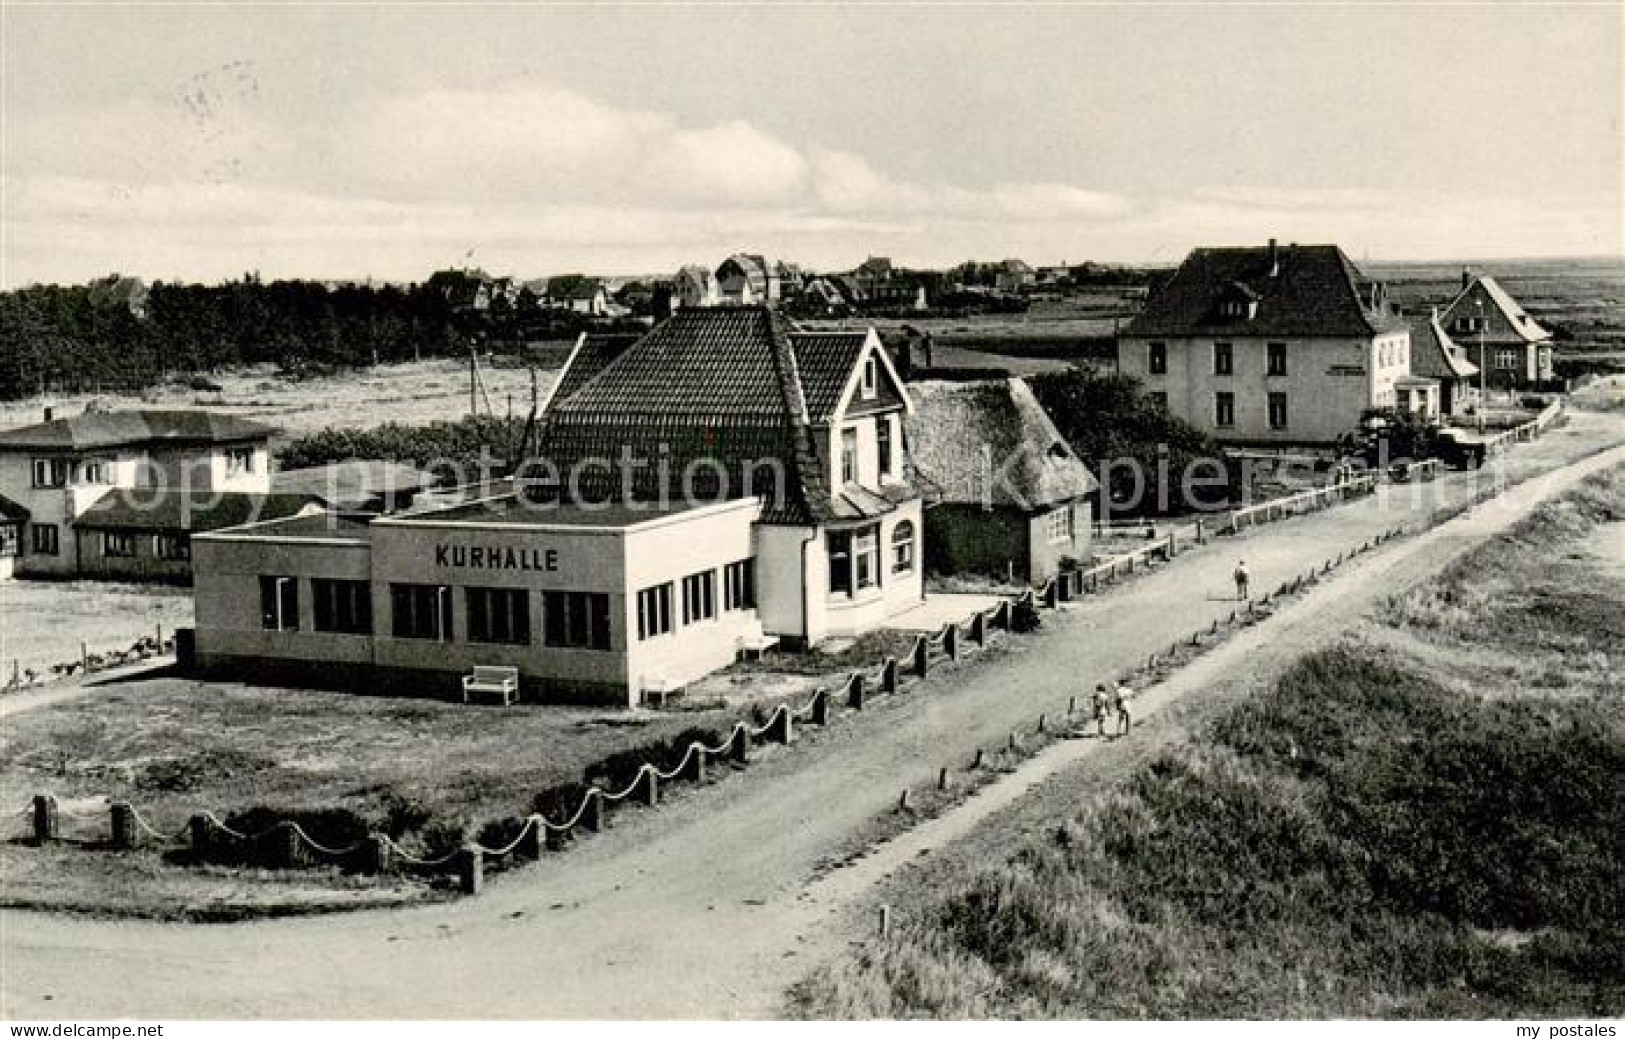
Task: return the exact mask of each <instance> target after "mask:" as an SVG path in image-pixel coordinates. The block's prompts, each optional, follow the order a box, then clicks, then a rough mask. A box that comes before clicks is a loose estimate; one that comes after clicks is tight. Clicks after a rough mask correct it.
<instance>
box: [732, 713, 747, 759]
mask: <svg viewBox="0 0 1625 1039" xmlns="http://www.w3.org/2000/svg"><path fill="white" fill-rule="evenodd" d="M733 759H734V761H735V762H737V763H738V764H741V765H743V764H745V763H746V762H748V761H750V730H749V729H747V728H746V727H745V723H744V722H740V723H739V724H737V725H735V726H734V736H733Z"/></svg>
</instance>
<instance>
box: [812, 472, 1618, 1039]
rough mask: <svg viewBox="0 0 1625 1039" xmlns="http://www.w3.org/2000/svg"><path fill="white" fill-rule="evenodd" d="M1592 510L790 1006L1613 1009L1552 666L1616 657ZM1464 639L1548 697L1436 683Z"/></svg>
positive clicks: (1360, 646)
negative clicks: (1543, 677)
mask: <svg viewBox="0 0 1625 1039" xmlns="http://www.w3.org/2000/svg"><path fill="white" fill-rule="evenodd" d="M1622 503H1625V479H1622V477H1621V475H1620V474H1617V473H1616V474H1613V475H1612V476H1610V477H1608V478H1605V479H1602V480H1597V481H1594V482H1592V483H1590V484H1588V485H1587V486H1586V487H1584V488H1582V489H1581V490H1580V491H1578V492H1576V494H1575V495H1573V496H1571V497H1570V498H1568V499H1565V500H1563V501H1561V502H1557V503H1553V504H1552V505H1549V506H1547V507H1546V508H1543V509H1542V510H1540V511H1539V512H1538V513H1537V514H1536V515H1535V516H1533V517H1532V518H1531V519H1530V520H1529V521H1527V522H1526V523H1524V524H1523V525H1521V526H1520V527H1519V528H1517V529H1516V530H1515V531H1514V532H1512V534H1510V535H1509V536H1508V537H1506V538H1504V539H1501V540H1498V541H1497V542H1493V543H1491V544H1490V545H1489V546H1486V547H1485V548H1484V549H1482V550H1481V551H1480V552H1479V553H1477V554H1476V555H1475V556H1474V557H1473V558H1470V559H1469V560H1467V561H1466V562H1465V563H1464V564H1463V565H1461V566H1458V567H1456V568H1455V569H1453V570H1452V571H1450V572H1448V573H1447V574H1446V575H1444V577H1443V578H1442V579H1441V580H1439V581H1437V582H1432V583H1430V584H1428V585H1426V586H1425V587H1424V588H1423V589H1421V590H1419V591H1418V592H1417V593H1416V594H1415V595H1414V596H1411V597H1407V598H1405V599H1402V600H1399V601H1396V602H1394V603H1391V604H1390V606H1389V609H1388V611H1387V613H1388V615H1387V616H1385V617H1384V618H1382V619H1383V621H1384V622H1385V623H1386V624H1388V625H1390V626H1398V627H1399V628H1400V629H1401V630H1400V636H1399V637H1400V642H1401V646H1400V647H1399V648H1396V647H1395V646H1394V645H1393V644H1391V643H1392V640H1393V638H1394V632H1393V631H1392V627H1390V644H1388V645H1381V644H1380V643H1378V642H1376V641H1372V640H1367V641H1364V642H1360V643H1349V644H1344V645H1340V646H1338V647H1335V648H1332V649H1328V650H1325V651H1322V652H1318V653H1315V654H1312V655H1310V656H1307V657H1305V658H1303V659H1301V660H1300V661H1299V662H1298V663H1297V664H1296V665H1295V666H1293V667H1292V668H1291V669H1290V670H1289V671H1288V672H1287V673H1286V674H1284V675H1283V676H1282V677H1281V679H1280V680H1279V681H1278V682H1277V684H1276V685H1275V687H1274V688H1273V689H1272V691H1271V692H1270V693H1269V694H1268V695H1266V696H1264V697H1262V698H1260V699H1257V700H1254V701H1252V702H1249V703H1246V704H1244V705H1242V706H1240V707H1238V708H1236V709H1234V710H1233V711H1231V712H1230V713H1228V714H1226V715H1224V716H1223V717H1221V718H1220V719H1219V720H1218V722H1217V723H1216V724H1214V725H1213V726H1212V727H1211V728H1210V730H1209V731H1208V732H1206V733H1204V734H1203V735H1202V736H1201V737H1200V738H1199V739H1196V740H1193V741H1191V742H1189V743H1186V744H1183V745H1179V746H1177V747H1176V748H1175V749H1171V750H1169V751H1167V752H1165V753H1163V754H1162V755H1161V756H1160V757H1159V758H1157V759H1156V760H1154V761H1153V762H1152V763H1151V764H1149V765H1148V766H1146V767H1145V768H1144V769H1142V770H1141V771H1140V772H1138V773H1136V774H1135V775H1134V776H1133V778H1132V779H1130V780H1129V781H1127V782H1125V783H1123V784H1121V785H1119V786H1117V787H1115V788H1113V789H1112V790H1111V791H1110V792H1109V793H1108V794H1107V795H1106V796H1104V797H1101V798H1100V799H1098V800H1096V801H1095V802H1093V803H1090V804H1087V805H1085V806H1083V807H1082V809H1081V810H1080V811H1078V812H1077V814H1076V815H1075V816H1074V817H1073V818H1071V819H1070V820H1068V821H1067V822H1066V823H1065V824H1064V825H1062V826H1060V827H1058V828H1055V829H1054V830H1053V831H1051V832H1050V833H1049V834H1048V835H1047V837H1046V838H1045V839H1043V840H1039V841H1033V842H1030V843H1028V844H1026V845H1025V846H1023V847H1022V848H1021V850H1019V851H1018V852H1017V853H1016V854H1015V855H1014V856H1012V857H1011V858H1009V859H1008V860H1007V861H1004V862H1001V863H998V864H996V865H993V866H990V867H988V868H985V869H983V870H981V871H980V872H979V873H977V874H975V875H974V876H969V877H966V878H964V879H963V880H962V881H961V882H959V883H957V884H954V885H950V886H949V887H948V888H947V889H945V890H944V891H942V892H941V894H939V895H938V896H936V898H935V900H934V902H933V903H932V905H931V906H930V908H929V910H928V911H927V912H925V913H923V914H916V915H918V917H919V919H920V922H918V923H913V924H910V925H909V926H906V927H904V928H901V929H899V930H897V931H894V933H893V935H892V937H891V938H890V939H889V940H887V941H883V942H880V943H877V944H872V945H869V946H867V947H865V948H863V949H862V950H860V951H858V952H856V953H854V954H852V955H851V956H850V957H848V958H847V959H845V960H843V961H841V962H838V963H837V964H836V965H834V966H832V967H830V968H826V969H825V970H823V971H821V972H819V973H818V974H816V975H814V976H813V977H812V978H810V979H808V980H807V981H806V982H805V983H803V985H801V986H800V987H799V988H798V989H797V991H796V992H795V993H794V998H795V1001H796V1002H795V1005H796V1008H797V1010H798V1011H799V1012H800V1013H802V1014H805V1015H806V1016H810V1017H936V1018H943V1017H947V1018H963V1017H987V1016H992V1017H1033V1018H1047V1017H1061V1018H1070V1017H1113V1018H1137V1017H1152V1018H1206V1017H1221V1018H1274V1017H1310V1018H1317V1017H1394V1018H1408V1017H1428V1018H1479V1017H1526V1016H1535V1017H1556V1016H1577V1017H1583V1016H1591V1015H1597V1014H1607V1015H1618V1014H1620V1013H1622V1012H1625V710H1622V707H1621V703H1620V696H1619V690H1618V687H1617V679H1615V678H1613V677H1611V672H1610V671H1608V670H1607V668H1606V667H1605V668H1603V669H1601V670H1598V669H1596V668H1591V667H1588V666H1581V665H1583V664H1584V662H1586V661H1588V660H1594V658H1595V657H1596V656H1597V655H1598V654H1607V653H1612V654H1613V657H1614V659H1617V657H1618V653H1619V650H1620V647H1621V640H1622V639H1625V631H1622V630H1621V626H1620V619H1619V618H1620V606H1619V603H1620V602H1621V601H1622V600H1625V577H1621V576H1610V575H1608V574H1606V573H1602V572H1599V571H1598V570H1596V569H1595V568H1593V569H1590V570H1588V569H1585V568H1584V562H1583V560H1584V559H1585V558H1586V557H1587V553H1586V552H1585V551H1583V549H1584V548H1585V547H1586V546H1587V545H1588V544H1589V543H1590V539H1591V538H1592V537H1594V536H1595V534H1596V533H1597V532H1598V528H1597V527H1596V524H1598V523H1602V522H1605V521H1607V520H1609V519H1610V518H1617V517H1618V516H1619V515H1620V514H1621V506H1622ZM1615 529H1617V527H1616V528H1615ZM1570 557H1573V558H1570ZM1591 558H1592V560H1593V562H1595V557H1594V556H1592V557H1591ZM1570 564H1572V568H1571V567H1570ZM1584 574H1590V575H1591V577H1590V579H1589V580H1587V579H1584V578H1583V577H1582V575H1584ZM1413 625H1414V626H1415V627H1414V628H1413ZM1412 631H1415V632H1416V633H1417V634H1418V635H1419V636H1420V637H1419V638H1417V639H1416V640H1415V642H1416V645H1415V649H1416V652H1415V653H1410V652H1405V651H1403V640H1404V638H1406V637H1409V633H1410V632H1412ZM1441 640H1443V641H1444V642H1445V643H1446V646H1445V647H1444V648H1445V649H1446V650H1447V652H1444V653H1441V652H1439V649H1440V648H1441V647H1440V641H1441ZM1424 641H1425V642H1426V645H1424ZM1475 643H1483V644H1485V646H1486V648H1488V647H1489V646H1491V645H1492V644H1493V645H1494V647H1495V648H1496V649H1497V650H1498V651H1501V652H1505V653H1513V654H1521V655H1526V656H1529V657H1530V658H1531V666H1532V667H1533V668H1534V669H1535V671H1536V673H1547V672H1549V671H1552V670H1554V669H1555V670H1557V671H1560V672H1561V674H1562V680H1561V681H1560V682H1559V681H1553V682H1549V683H1534V682H1530V681H1527V676H1525V675H1523V674H1521V673H1516V672H1509V671H1508V669H1507V668H1505V667H1502V666H1500V665H1497V666H1496V667H1493V668H1486V669H1484V670H1482V671H1478V672H1474V673H1473V674H1472V675H1471V676H1470V678H1469V680H1467V681H1463V680H1462V678H1463V676H1462V675H1461V674H1460V670H1459V667H1458V666H1457V665H1458V662H1463V663H1461V665H1460V666H1462V667H1464V666H1466V665H1465V663H1464V662H1465V660H1466V659H1467V658H1466V657H1465V656H1463V655H1462V654H1465V653H1467V652H1469V651H1470V649H1471V646H1472V645H1473V644H1475ZM1565 661H1568V662H1573V663H1575V664H1576V667H1575V668H1573V669H1564V668H1563V666H1562V664H1563V662H1565ZM1554 662H1555V663H1554ZM1496 676H1500V680H1499V681H1498V680H1497V678H1496Z"/></svg>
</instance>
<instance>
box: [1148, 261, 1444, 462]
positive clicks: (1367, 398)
mask: <svg viewBox="0 0 1625 1039" xmlns="http://www.w3.org/2000/svg"><path fill="white" fill-rule="evenodd" d="M1117 367H1118V370H1119V371H1120V372H1122V373H1123V374H1125V375H1130V376H1133V377H1134V378H1135V379H1137V380H1139V381H1140V383H1141V384H1142V385H1143V387H1144V389H1145V392H1146V393H1148V394H1149V395H1150V396H1151V397H1153V398H1154V399H1156V400H1158V401H1159V402H1161V403H1162V404H1163V405H1165V406H1166V407H1167V408H1168V410H1169V411H1170V412H1172V413H1173V414H1175V415H1178V416H1179V417H1180V418H1183V419H1185V420H1186V421H1187V422H1189V423H1191V424H1192V425H1193V426H1195V427H1196V428H1198V429H1200V430H1202V431H1203V432H1205V433H1209V434H1211V435H1213V436H1214V437H1216V438H1218V439H1219V440H1221V441H1224V442H1228V443H1235V444H1256V445H1272V444H1274V445H1283V444H1292V445H1325V444H1331V443H1333V442H1335V441H1336V440H1337V438H1338V437H1339V436H1340V435H1341V434H1343V433H1346V432H1348V431H1349V430H1352V429H1354V428H1355V427H1356V426H1357V425H1358V423H1359V420H1360V416H1361V413H1362V412H1363V411H1365V410H1367V409H1371V408H1391V407H1395V406H1397V404H1398V402H1399V394H1398V390H1399V388H1400V384H1401V383H1402V382H1405V388H1406V389H1407V392H1409V393H1414V394H1424V395H1425V394H1426V388H1425V387H1424V386H1422V385H1420V383H1419V382H1417V381H1416V379H1415V377H1413V376H1412V374H1411V367H1410V327H1409V324H1408V323H1407V322H1406V321H1405V319H1404V318H1403V317H1401V316H1400V314H1399V308H1398V307H1397V306H1396V305H1395V304H1393V303H1392V302H1391V301H1390V300H1389V299H1388V298H1387V295H1386V291H1385V289H1384V287H1383V286H1382V285H1381V284H1380V283H1377V282H1374V281H1372V280H1371V279H1368V278H1366V277H1365V276H1364V275H1363V274H1361V273H1360V271H1359V270H1358V269H1357V268H1356V267H1355V266H1354V264H1353V263H1352V262H1351V261H1350V260H1349V258H1348V257H1347V256H1345V255H1344V254H1343V250H1341V249H1339V248H1338V247H1337V246H1335V245H1288V246H1285V247H1278V246H1277V245H1276V244H1275V242H1274V241H1273V240H1272V241H1271V242H1270V244H1269V245H1268V246H1265V247H1256V248H1255V247H1241V248H1217V249H1196V250H1194V251H1193V252H1192V253H1191V254H1190V255H1189V256H1187V257H1186V258H1185V262H1184V263H1182V264H1181V265H1180V267H1179V270H1178V271H1177V272H1175V274H1174V276H1173V277H1172V278H1171V279H1170V280H1169V281H1167V282H1166V283H1165V284H1163V285H1162V286H1161V287H1160V288H1159V289H1158V290H1157V291H1156V292H1154V293H1152V294H1151V296H1150V297H1149V298H1148V299H1147V300H1146V304H1145V308H1144V309H1143V310H1142V311H1141V312H1140V313H1139V314H1138V315H1137V316H1136V317H1135V318H1134V319H1133V321H1131V322H1130V323H1129V324H1128V325H1127V326H1126V327H1125V328H1124V329H1123V330H1122V331H1121V332H1120V333H1119V334H1118V338H1117Z"/></svg>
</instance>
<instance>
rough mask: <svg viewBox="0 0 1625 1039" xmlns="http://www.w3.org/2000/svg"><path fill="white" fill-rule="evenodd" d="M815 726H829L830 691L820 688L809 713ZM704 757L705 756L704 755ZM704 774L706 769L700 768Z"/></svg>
mask: <svg viewBox="0 0 1625 1039" xmlns="http://www.w3.org/2000/svg"><path fill="white" fill-rule="evenodd" d="M809 715H810V719H811V721H812V723H813V724H814V725H828V724H829V690H828V689H825V688H823V687H822V686H820V687H819V688H818V689H815V690H814V691H813V698H812V710H811V711H810V712H809ZM702 757H703V755H702ZM700 767H701V770H702V774H703V770H704V767H705V766H703V765H701V766H700Z"/></svg>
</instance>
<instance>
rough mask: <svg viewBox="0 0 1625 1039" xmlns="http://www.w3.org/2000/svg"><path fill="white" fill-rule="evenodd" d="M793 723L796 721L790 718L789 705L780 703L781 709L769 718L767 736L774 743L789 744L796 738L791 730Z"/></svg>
mask: <svg viewBox="0 0 1625 1039" xmlns="http://www.w3.org/2000/svg"><path fill="white" fill-rule="evenodd" d="M793 725H794V723H793V722H792V721H791V719H790V707H789V705H788V704H780V705H779V709H778V710H777V711H776V712H774V716H773V717H772V718H769V719H768V720H767V738H768V739H769V740H772V741H773V742H774V743H782V744H784V745H785V746H789V745H790V741H791V740H792V739H794V738H795V734H794V732H792V731H791V730H792V727H793Z"/></svg>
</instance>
